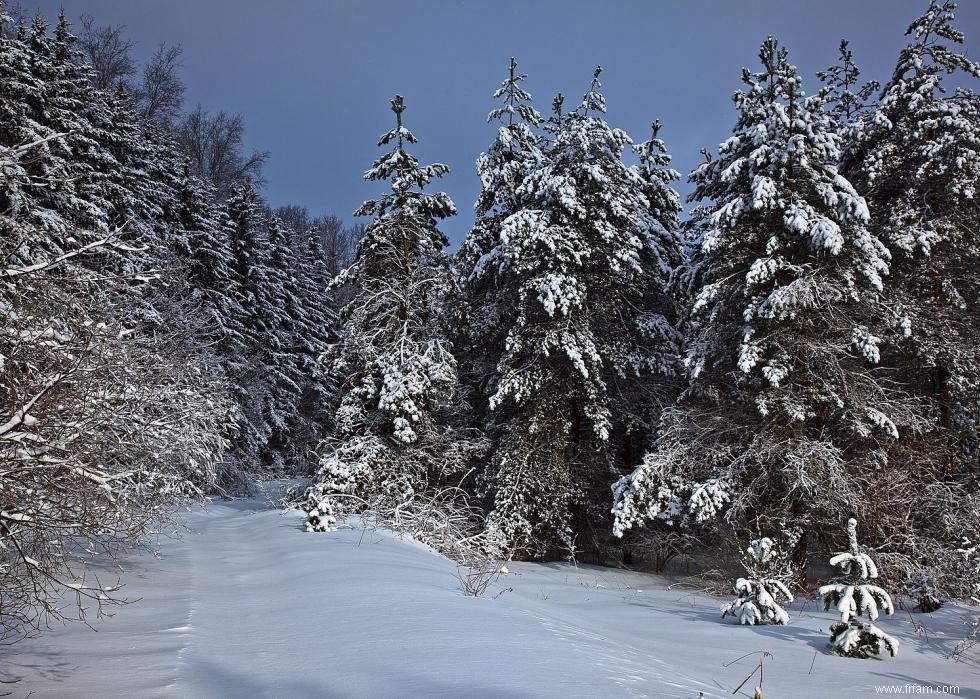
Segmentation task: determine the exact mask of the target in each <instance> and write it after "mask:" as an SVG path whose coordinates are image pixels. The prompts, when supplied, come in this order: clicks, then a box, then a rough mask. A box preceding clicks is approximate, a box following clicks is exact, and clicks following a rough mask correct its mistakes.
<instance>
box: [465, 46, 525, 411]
mask: <svg viewBox="0 0 980 699" xmlns="http://www.w3.org/2000/svg"><path fill="white" fill-rule="evenodd" d="M525 80H527V75H525V74H524V73H519V72H517V61H516V59H514V58H511V59H510V72H509V74H508V77H507V79H506V80H504V81H503V83H501V85H500V87H499V88H498V89H497V91H496V92H494V93H493V97H494V99H498V100H500V101H501V102H502V105H501V106H499V107H495V108H494V109H493V110H491V111H490V114H489V115H488V116H487V122H489V123H494V122H498V123H499V124H500V126H499V128H498V130H497V137H496V139H495V140H494V142H493V143H492V144H491V145H490V147H489V148H488V149H487V151H486V152H485V153H482V154H480V157H479V158H478V159H477V163H476V170H477V174H478V175H479V176H480V181H481V183H482V189H481V191H480V195H479V198H478V199H477V202H476V223H475V225H474V226H473V228H472V229H471V230H470V232H469V233H468V234H467V236H466V239H465V240H464V241H463V244H462V245H461V247H460V251H459V253H458V254H457V258H456V268H457V274H458V276H459V278H460V285H461V287H462V289H463V293H464V295H465V299H466V302H467V308H466V311H467V314H466V317H465V318H464V319H463V322H462V325H463V326H464V328H463V331H462V334H463V336H464V337H463V339H462V344H463V345H464V346H465V348H466V349H465V351H462V352H460V355H461V359H462V367H463V369H464V370H465V371H466V373H467V375H468V378H469V382H470V383H472V384H481V383H486V382H487V380H488V379H492V378H493V376H494V371H493V370H494V367H495V365H496V363H497V360H498V359H499V357H500V356H501V355H502V354H503V352H504V341H505V339H506V334H507V328H508V327H510V325H511V324H512V323H513V320H514V318H513V316H514V312H515V310H516V309H515V308H514V307H513V306H512V305H511V304H510V303H508V302H507V299H505V298H503V297H501V295H500V294H499V292H498V288H497V269H498V264H497V260H496V257H495V256H496V255H499V253H500V251H501V244H502V241H501V237H500V236H501V228H502V226H503V223H504V221H505V220H506V219H507V217H508V216H510V215H512V214H514V213H517V212H518V211H521V210H522V208H523V207H524V202H525V200H526V198H527V197H526V194H527V192H526V191H525V190H524V189H522V185H523V184H524V182H525V181H526V180H527V178H528V176H529V175H530V174H531V173H532V172H533V171H534V170H535V169H536V168H538V167H539V166H540V165H541V163H542V160H543V158H544V154H543V152H542V150H541V149H542V146H543V144H542V142H541V137H540V136H539V135H538V134H537V133H535V131H534V127H537V126H539V125H540V124H541V122H542V119H541V115H540V114H539V113H538V112H537V110H536V109H534V107H533V106H532V105H531V95H530V93H528V92H527V91H526V90H525V89H524V88H523V87H522V85H521V83H523V82H524V81H525ZM478 389H479V390H478V391H477V396H478V397H479V400H480V403H481V405H480V410H479V412H480V413H481V414H485V413H486V412H487V409H488V408H487V406H486V405H484V404H485V403H486V398H487V397H488V396H489V395H490V394H491V393H492V392H493V390H494V389H493V387H492V386H485V385H481V386H478Z"/></svg>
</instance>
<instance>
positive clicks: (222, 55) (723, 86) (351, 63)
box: [21, 0, 980, 241]
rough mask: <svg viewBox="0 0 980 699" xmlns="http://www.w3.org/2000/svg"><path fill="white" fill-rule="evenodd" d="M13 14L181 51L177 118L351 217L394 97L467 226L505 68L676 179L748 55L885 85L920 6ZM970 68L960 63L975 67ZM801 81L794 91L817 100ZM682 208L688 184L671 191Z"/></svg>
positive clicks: (625, 3)
mask: <svg viewBox="0 0 980 699" xmlns="http://www.w3.org/2000/svg"><path fill="white" fill-rule="evenodd" d="M21 5H22V6H23V7H24V9H26V10H27V11H28V12H31V11H34V10H37V11H40V12H41V13H43V14H44V15H45V16H48V17H52V18H53V17H55V16H56V14H57V11H58V8H59V7H60V6H62V5H63V6H64V8H65V11H66V13H67V14H68V16H69V18H71V19H73V20H77V18H78V16H79V15H81V14H83V13H87V14H91V15H92V16H94V17H95V18H96V20H97V21H98V23H102V24H125V25H126V26H127V33H128V35H129V36H130V38H131V39H132V40H134V41H135V42H136V43H137V48H136V53H137V57H138V58H142V57H144V56H146V55H148V54H149V53H151V52H152V51H153V49H154V48H155V47H156V45H157V44H158V43H160V42H161V41H167V42H179V43H180V44H182V45H183V47H184V71H183V77H184V80H185V82H186V84H187V88H188V90H187V104H186V106H187V107H188V108H190V107H193V106H194V105H195V104H196V103H198V102H199V103H201V104H202V105H204V106H205V107H206V108H207V109H210V110H217V109H225V110H227V111H232V112H242V113H244V114H245V118H246V126H247V139H248V142H249V145H250V146H251V147H255V148H259V149H262V150H268V151H270V152H271V158H270V159H269V162H268V165H267V167H266V177H267V179H268V184H267V185H266V189H265V194H266V196H267V197H268V199H269V200H270V202H271V203H272V204H273V205H280V204H284V203H297V204H302V205H304V206H307V207H308V208H309V209H310V210H311V211H312V212H314V213H335V214H337V215H339V216H341V217H343V218H345V219H348V220H350V219H351V212H352V211H353V210H354V209H355V208H356V207H357V206H358V205H359V204H360V202H361V201H362V200H363V199H366V198H369V197H372V196H374V195H375V194H376V193H377V192H378V185H376V184H372V183H368V182H363V181H361V179H360V176H361V174H362V173H363V171H364V170H365V169H367V167H368V166H369V165H370V163H371V161H372V159H373V158H374V157H376V155H377V154H378V152H379V151H378V149H377V148H376V145H375V144H376V142H377V138H378V136H379V135H380V134H381V133H382V132H383V131H385V130H387V129H388V128H389V127H390V125H391V119H392V115H391V112H390V111H389V110H388V100H389V99H390V98H391V96H392V95H393V94H395V93H396V92H397V93H400V94H402V95H404V96H405V101H406V104H407V106H408V109H407V111H406V114H405V121H406V124H407V126H408V127H409V128H411V129H412V130H413V131H414V132H415V134H416V136H418V137H419V139H420V141H421V142H420V144H419V146H418V147H417V148H416V153H417V154H418V155H419V156H420V157H421V158H422V159H423V160H426V161H432V160H437V161H440V162H445V163H447V164H448V165H449V166H450V167H451V168H452V172H451V173H450V175H448V176H447V177H445V178H444V179H443V181H442V184H443V186H442V189H444V190H445V191H447V192H448V193H449V194H450V195H451V196H452V197H453V199H454V200H455V201H456V204H457V207H458V208H459V210H460V214H459V215H458V216H457V217H455V219H454V220H451V221H448V222H446V224H445V225H444V228H445V230H446V231H447V232H448V233H449V234H450V235H451V237H452V238H453V239H454V240H455V241H458V240H459V239H460V238H461V237H462V235H464V234H465V231H466V229H467V228H468V227H469V225H470V224H471V223H472V219H473V214H472V205H473V201H474V200H475V198H476V195H477V192H478V190H479V180H478V178H477V177H476V174H475V172H474V162H475V160H476V157H477V155H478V154H479V153H480V151H481V150H482V149H484V148H485V147H486V146H487V144H488V143H489V142H490V141H491V140H492V138H493V134H494V128H493V127H491V126H490V125H488V124H487V123H486V121H485V117H486V113H487V112H488V111H489V110H490V109H491V107H492V106H493V105H492V101H491V99H490V95H491V93H492V92H493V90H494V89H496V87H497V85H498V83H499V82H500V81H501V80H502V79H503V78H504V77H505V75H506V69H507V62H508V59H509V57H510V56H512V55H513V56H516V57H517V58H518V60H519V61H520V65H521V69H522V70H523V71H525V72H526V73H528V76H529V77H528V83H527V85H528V89H529V90H530V91H531V92H532V93H533V94H534V96H535V100H536V106H537V107H538V108H539V109H540V110H541V111H543V112H545V111H547V109H548V108H549V105H550V103H551V98H552V96H553V95H554V93H555V92H558V91H561V92H563V93H565V94H566V96H567V102H573V103H574V102H575V101H577V100H578V98H579V97H580V96H581V95H582V93H583V92H584V91H585V90H586V88H587V87H588V83H589V79H590V78H591V74H592V70H593V68H594V66H595V65H596V64H601V65H602V66H603V68H604V73H603V78H602V79H603V84H604V88H605V90H604V91H605V94H606V99H607V102H608V106H609V113H608V116H609V120H610V122H611V123H612V124H613V125H615V126H618V127H621V128H624V129H626V130H627V131H628V132H629V133H630V134H632V135H633V136H634V138H635V139H637V140H642V139H644V138H646V137H647V134H648V131H649V124H650V122H651V121H652V120H653V119H655V118H659V119H660V120H661V121H663V123H664V129H663V131H662V133H661V135H662V137H663V138H664V139H666V141H667V143H668V146H669V148H670V151H671V153H672V154H673V155H674V158H675V159H674V165H675V167H677V169H678V170H680V171H681V172H682V173H685V174H686V173H687V172H689V171H690V169H691V168H692V167H693V166H694V165H695V164H696V163H697V162H698V161H699V159H700V156H699V150H700V149H701V148H702V147H709V148H712V149H713V148H714V147H715V146H716V145H717V143H718V142H720V141H721V140H723V139H724V138H725V137H726V136H727V135H728V133H729V132H730V130H731V127H732V125H733V124H734V119H735V113H734V110H733V107H732V105H731V100H730V98H731V93H732V92H733V91H734V90H736V89H737V88H738V87H739V85H740V81H739V75H740V71H741V68H742V66H750V67H754V66H755V64H756V54H757V51H758V46H759V44H760V42H761V41H762V40H763V39H764V38H765V37H766V36H767V35H770V34H771V35H773V36H776V37H777V38H779V39H780V40H781V41H782V42H783V43H784V44H785V45H786V46H787V47H788V49H789V52H790V58H791V60H792V61H793V62H794V63H795V64H796V65H797V66H799V68H800V70H801V71H802V72H803V73H804V75H805V76H808V77H811V78H812V76H813V74H814V73H815V72H816V71H817V70H819V69H821V68H824V67H826V66H828V65H830V64H831V63H832V62H833V61H834V60H835V57H836V52H837V45H838V42H839V41H840V39H841V38H842V37H846V38H848V39H849V40H850V42H851V46H852V49H853V50H854V53H855V58H856V60H857V62H858V64H859V66H861V68H862V71H863V73H864V77H866V78H877V79H881V80H884V79H887V78H888V77H889V76H890V74H891V69H892V67H893V65H894V61H895V57H896V55H897V52H898V50H899V49H900V48H901V47H902V46H903V45H904V43H905V38H904V37H903V35H902V34H903V32H904V30H905V28H906V27H907V26H908V24H909V22H910V21H911V20H912V19H913V18H914V17H915V16H916V15H917V14H919V12H920V11H921V10H922V9H923V8H924V7H925V6H926V2H925V1H924V0H922V1H919V0H915V1H909V0H860V1H858V0H823V1H821V2H788V1H787V2H777V1H773V0H740V1H736V0H691V1H689V2H680V1H679V0H677V1H674V2H666V1H654V0H646V1H641V0H622V1H619V2H613V1H605V2H596V1H594V0H593V1H580V0H554V1H545V0H496V1H493V2H489V1H477V0H441V1H435V0H428V1H422V0H419V1H413V2H404V1H403V2H399V1H397V0H363V1H354V0H349V1H343V2H342V1H340V0H281V1H272V0H223V1H222V0H166V1H164V0H21ZM957 19H958V24H959V26H960V28H961V29H963V30H964V31H966V32H967V45H968V46H970V45H971V44H975V41H976V40H978V37H977V36H976V35H977V34H980V2H976V1H975V0H969V1H967V2H964V3H962V6H961V7H960V10H959V13H958V18H957ZM971 55H973V56H974V57H976V54H975V52H971ZM816 86H817V81H816V79H815V78H812V79H811V80H810V82H809V84H808V87H809V88H810V89H809V91H811V92H812V91H815V89H816ZM680 189H681V191H682V192H684V193H686V192H687V191H688V189H689V188H688V187H687V186H686V185H681V186H680Z"/></svg>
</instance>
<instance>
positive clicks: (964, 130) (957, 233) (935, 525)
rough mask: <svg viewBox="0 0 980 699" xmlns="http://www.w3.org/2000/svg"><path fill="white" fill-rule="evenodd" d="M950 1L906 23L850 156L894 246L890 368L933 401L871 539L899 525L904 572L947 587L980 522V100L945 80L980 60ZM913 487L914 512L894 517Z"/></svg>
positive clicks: (876, 498) (877, 500)
mask: <svg viewBox="0 0 980 699" xmlns="http://www.w3.org/2000/svg"><path fill="white" fill-rule="evenodd" d="M954 9H955V5H954V4H953V3H951V2H935V1H933V2H930V4H929V6H928V8H927V9H926V11H925V12H924V13H923V15H922V16H920V17H918V18H917V19H916V20H915V21H914V22H912V24H911V25H910V26H909V28H908V30H907V31H906V35H907V36H909V40H910V43H909V44H908V45H907V46H906V47H905V48H904V49H902V51H901V52H900V54H899V57H898V62H897V65H896V67H895V71H894V74H893V75H892V78H891V79H890V80H889V81H888V82H887V83H886V85H885V87H884V89H883V91H882V95H881V97H880V99H879V101H878V103H877V105H876V106H875V109H874V110H873V111H871V112H869V113H868V114H866V115H864V116H863V117H862V118H861V119H860V120H859V121H858V123H857V126H856V127H855V128H854V129H853V132H854V133H855V135H854V137H853V143H852V146H851V148H849V149H848V152H847V157H845V159H844V168H845V170H846V173H847V176H848V177H849V178H851V179H853V181H854V182H855V183H856V186H857V187H858V188H859V190H860V191H861V192H862V194H864V196H866V197H867V200H868V202H869V205H870V207H871V229H872V231H873V232H874V234H875V235H876V237H878V238H879V239H880V240H881V241H883V242H884V243H885V244H886V245H887V246H888V248H889V250H890V251H891V255H892V262H891V265H890V266H891V280H890V282H889V284H888V293H889V296H890V298H891V299H892V303H891V304H890V306H889V308H888V312H887V313H886V314H884V315H883V318H882V322H881V323H880V325H881V327H882V332H881V333H880V334H881V336H882V338H883V345H885V346H886V347H887V351H886V352H885V353H884V354H883V360H882V363H883V364H887V365H891V366H892V367H895V369H896V370H897V376H896V377H895V378H896V380H897V381H900V382H901V385H902V386H903V387H904V390H905V391H907V393H908V394H909V395H910V396H912V397H914V398H915V399H917V400H920V401H921V402H922V403H923V405H924V406H926V410H925V411H924V412H923V419H922V424H921V425H920V426H919V429H918V430H917V432H916V434H914V435H913V436H914V439H903V440H901V441H900V442H898V443H896V444H894V445H893V447H892V449H891V450H890V453H889V455H888V464H889V466H890V476H889V478H888V479H887V481H886V482H884V483H882V484H881V485H880V487H879V488H878V489H876V491H875V492H873V493H869V498H870V499H869V501H868V506H869V509H868V512H867V518H868V525H869V526H868V530H869V535H870V536H877V535H879V532H887V531H892V532H893V531H901V532H902V537H901V538H900V540H901V541H902V542H903V543H902V545H900V546H898V547H896V549H895V550H894V551H893V552H892V553H894V554H898V555H901V556H904V561H905V564H904V566H903V567H904V568H905V569H906V570H910V569H913V567H919V566H923V565H925V566H926V567H927V568H928V569H930V570H932V571H934V572H935V573H936V574H937V575H938V576H939V577H937V580H936V582H937V583H939V584H940V585H941V586H942V587H944V588H945V589H947V590H949V591H950V592H952V591H954V590H956V589H957V588H958V587H959V581H958V580H956V579H955V578H950V576H948V575H946V576H943V575H942V571H943V570H948V568H949V566H948V565H947V564H946V561H945V560H944V559H945V558H948V557H949V556H950V555H951V554H949V551H950V550H951V549H953V548H955V544H956V542H957V541H959V540H960V538H961V537H962V536H964V535H965V534H967V533H968V532H970V531H971V530H975V529H976V528H977V527H980V522H978V521H977V520H976V519H974V518H975V517H976V516H977V511H976V509H975V508H971V507H969V506H965V505H966V504H967V503H968V498H969V496H970V494H971V493H972V492H975V490H976V483H977V480H976V478H977V476H976V474H977V473H978V468H980V448H978V447H980V432H978V430H977V425H978V424H980V323H978V322H977V318H978V317H980V275H978V271H977V270H980V239H978V237H977V234H976V232H977V230H978V229H980V210H978V208H977V182H978V181H980V97H978V96H977V94H976V93H974V92H973V91H972V90H967V89H965V88H958V89H956V90H953V91H949V90H948V88H947V87H946V86H944V76H946V75H959V76H961V79H962V80H966V81H969V80H970V79H971V78H976V77H977V76H980V64H978V63H976V62H974V61H971V60H970V59H969V58H968V57H967V56H966V55H965V53H963V52H961V51H960V50H959V49H958V48H957V45H958V44H962V43H963V41H964V35H963V33H962V32H960V31H959V30H958V29H957V28H956V27H955V26H954V24H953V20H954ZM922 483H929V484H930V487H929V488H927V489H925V490H923V489H922V488H921V487H920V486H921V484H922ZM911 493H915V494H916V503H917V504H916V507H915V508H913V510H912V514H911V518H910V519H903V518H901V517H898V516H895V515H896V513H897V511H899V510H898V508H902V509H904V508H905V505H904V504H903V503H906V502H907V501H908V498H909V497H910V494H911ZM959 503H963V504H964V506H963V507H961V506H960V504H959ZM951 510H960V511H962V512H963V513H964V515H966V518H965V519H960V520H959V521H956V520H954V519H953V518H951V517H949V516H948V513H949V512H950V511H951ZM971 512H972V513H973V515H972V517H971V516H969V513H971ZM943 577H944V578H945V579H941V578H943Z"/></svg>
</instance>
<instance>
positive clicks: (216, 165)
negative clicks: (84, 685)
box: [0, 7, 359, 641]
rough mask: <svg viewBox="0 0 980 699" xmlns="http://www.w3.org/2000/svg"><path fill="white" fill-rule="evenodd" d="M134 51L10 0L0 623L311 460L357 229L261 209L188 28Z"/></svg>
mask: <svg viewBox="0 0 980 699" xmlns="http://www.w3.org/2000/svg"><path fill="white" fill-rule="evenodd" d="M130 48H131V45H130V44H128V43H127V42H126V40H125V38H124V35H123V34H122V32H121V30H120V29H119V28H106V27H101V28H100V27H97V26H96V25H95V24H94V23H93V22H92V20H89V19H86V20H84V21H83V23H82V32H81V35H80V36H79V37H76V36H74V35H73V34H72V30H71V27H70V26H69V22H68V20H67V19H66V18H65V16H64V13H62V14H61V16H60V17H59V19H58V22H57V24H56V26H55V27H54V29H53V31H49V28H48V26H47V24H46V22H45V21H44V20H43V19H40V18H37V19H34V20H33V21H30V22H27V21H24V20H20V21H18V20H15V19H14V18H11V17H10V15H9V14H7V13H6V12H4V11H3V8H2V7H0V254H2V257H3V264H2V265H0V313H2V316H3V324H2V332H0V423H2V424H0V641H6V640H8V639H14V638H17V637H19V636H20V635H21V634H23V633H24V632H25V631H26V632H31V631H32V630H37V629H38V628H40V627H41V626H43V625H44V623H45V622H46V621H47V620H48V619H50V618H51V617H54V618H56V619H57V618H62V617H64V616H70V615H75V616H78V615H82V616H84V614H85V613H86V610H88V611H89V613H94V612H93V610H98V609H99V608H101V606H102V605H104V604H111V603H112V602H113V601H114V600H115V596H114V595H113V591H114V589H115V583H114V582H113V581H112V580H110V579H106V578H104V577H102V576H101V575H100V574H99V573H98V571H99V570H104V569H105V568H104V567H100V566H101V564H100V563H99V561H100V560H101V559H102V558H105V557H107V556H108V557H112V556H114V555H115V554H116V553H117V552H118V551H120V550H122V549H124V548H127V547H130V546H132V545H134V544H139V543H141V542H143V541H145V540H146V537H147V536H148V535H149V534H151V533H152V531H153V530H155V529H156V528H158V527H159V526H161V517H165V516H166V515H167V514H168V513H170V512H172V511H173V509H174V508H175V507H176V506H177V505H178V504H179V503H180V502H181V501H182V500H183V499H185V498H186V497H200V496H201V495H204V494H209V493H218V494H229V493H230V494H236V493H239V492H241V491H242V490H243V489H244V488H245V487H247V483H248V480H249V479H250V478H252V477H254V474H257V473H262V472H269V473H283V472H303V471H307V470H309V469H310V468H311V466H310V464H311V463H312V461H313V460H314V459H315V458H316V457H315V454H314V450H315V448H316V445H317V444H318V442H319V440H320V439H321V435H322V434H323V433H324V432H325V431H326V430H327V428H328V425H329V423H330V421H331V420H332V416H331V415H329V414H328V413H327V406H328V404H329V396H330V395H331V393H332V391H333V387H332V384H331V379H330V377H329V376H328V375H327V374H326V372H324V371H323V370H322V369H321V365H320V363H319V361H318V360H319V357H320V356H321V355H322V354H323V353H324V351H325V350H326V348H327V346H328V345H329V344H330V343H331V342H333V341H334V333H335V318H336V312H335V309H334V305H333V303H332V302H331V301H330V300H329V298H328V296H327V295H326V294H325V290H326V287H327V285H328V284H329V282H330V280H331V279H332V278H333V277H334V276H335V275H336V274H337V272H338V270H339V269H341V268H342V267H344V266H346V265H347V263H348V261H349V259H350V257H351V256H352V254H353V248H354V245H355V243H356V238H357V236H358V235H359V229H358V228H356V227H349V226H344V225H343V223H342V221H340V220H339V219H337V218H336V217H332V216H326V217H313V216H311V215H310V214H309V212H308V211H307V210H306V209H305V208H303V207H299V206H285V207H281V208H280V209H277V210H272V209H271V207H269V206H268V204H266V203H265V202H264V201H263V199H262V197H261V195H260V194H259V192H258V191H257V186H258V184H259V181H260V175H261V164H262V163H263V162H264V160H265V157H266V154H264V153H255V154H246V153H245V151H244V147H243V142H242V139H243V128H244V126H243V119H242V117H241V116H240V115H235V116H229V115H227V114H226V113H224V112H219V113H218V114H217V115H210V114H208V113H207V112H206V111H204V110H203V109H202V108H201V107H197V108H196V109H194V110H193V111H191V112H189V113H187V114H182V113H181V111H180V110H181V106H182V97H183V88H182V85H181V84H180V81H179V72H178V68H179V57H180V51H179V48H177V47H166V46H163V47H161V48H160V50H159V51H157V53H156V54H154V55H153V57H152V58H151V59H150V61H149V62H148V63H147V64H146V66H145V67H144V70H143V71H142V73H141V75H140V76H139V78H138V79H137V73H136V67H135V64H134V63H133V61H132V60H131V59H130V57H129V50H130ZM110 577H111V576H110ZM66 595H67V596H69V597H74V598H75V602H76V604H75V605H74V606H73V607H72V605H70V604H69V605H66V604H65V600H64V597H65V596H66ZM72 608H74V611H72Z"/></svg>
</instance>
